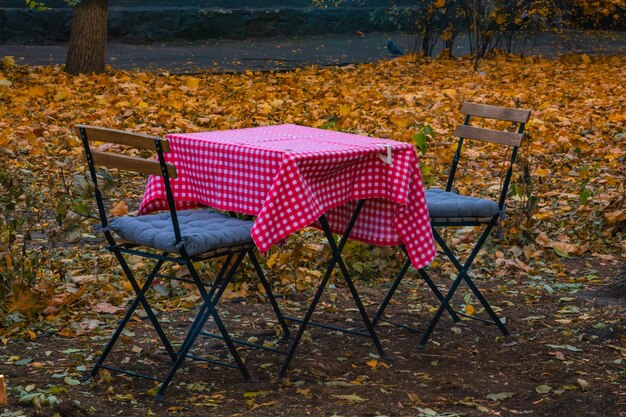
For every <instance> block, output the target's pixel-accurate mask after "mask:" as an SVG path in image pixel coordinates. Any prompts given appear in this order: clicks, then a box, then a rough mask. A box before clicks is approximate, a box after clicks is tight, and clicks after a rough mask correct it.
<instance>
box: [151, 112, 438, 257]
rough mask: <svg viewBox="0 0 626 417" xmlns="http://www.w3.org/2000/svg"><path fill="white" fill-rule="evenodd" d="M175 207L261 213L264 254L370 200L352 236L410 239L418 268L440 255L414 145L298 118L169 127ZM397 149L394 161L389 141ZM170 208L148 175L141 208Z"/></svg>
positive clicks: (257, 236) (381, 241)
mask: <svg viewBox="0 0 626 417" xmlns="http://www.w3.org/2000/svg"><path fill="white" fill-rule="evenodd" d="M168 137H169V140H170V149H171V151H170V153H169V154H166V156H167V159H168V161H169V162H172V163H174V164H175V165H176V169H177V172H178V178H176V179H174V180H172V181H171V184H172V190H173V193H174V198H175V200H176V204H177V208H179V209H184V208H190V207H195V206H197V205H198V204H203V205H207V206H210V207H214V208H216V209H220V210H228V211H235V212H239V213H245V214H251V215H254V216H256V220H255V222H254V226H253V227H252V237H253V239H254V241H255V243H256V245H257V247H258V248H259V251H261V252H265V251H267V250H268V249H269V248H270V247H272V245H274V244H276V243H278V242H280V241H282V240H283V239H285V238H286V237H288V236H289V235H290V234H292V233H293V232H295V231H297V230H299V229H302V228H304V227H306V226H310V225H313V226H314V225H315V224H316V220H317V219H318V218H319V217H320V216H321V215H322V214H326V218H327V220H328V223H329V224H330V226H331V229H332V230H333V232H336V233H343V231H344V230H345V227H346V226H347V224H348V222H349V219H350V217H351V216H352V214H353V212H354V209H355V207H356V204H357V201H358V200H361V199H365V200H366V201H365V204H364V206H363V209H362V211H361V213H360V215H359V217H358V220H357V222H356V224H355V226H354V228H353V229H352V232H351V234H350V238H352V239H357V240H360V241H363V242H366V243H371V244H375V245H398V244H400V243H403V244H404V245H405V246H406V249H407V252H408V254H409V257H410V259H411V261H412V263H413V265H414V266H415V267H416V268H421V267H423V266H425V265H427V264H428V263H430V262H431V261H432V260H433V258H434V257H435V254H436V253H435V245H434V241H433V236H432V231H431V226H430V219H429V216H428V209H427V207H426V198H425V197H424V190H423V187H422V178H421V173H420V171H419V166H418V161H417V156H416V154H415V150H414V148H413V146H412V145H410V144H408V143H402V142H396V141H392V140H387V139H377V138H370V137H367V136H360V135H353V134H348V133H341V132H335V131H329V130H322V129H314V128H309V127H304V126H297V125H290V124H287V125H278V126H266V127H258V128H250V129H237V130H224V131H214V132H200V133H184V134H174V135H169V136H168ZM387 146H389V147H391V149H392V162H391V164H387V163H385V162H384V161H383V160H382V159H381V158H379V156H378V155H379V154H380V155H383V156H386V154H387V152H386V147H387ZM166 208H167V201H166V197H165V187H164V185H163V182H162V179H161V178H160V177H151V178H150V179H149V181H148V185H147V188H146V191H145V195H144V198H143V201H142V202H141V206H140V208H139V214H146V213H149V212H152V211H156V210H163V209H166Z"/></svg>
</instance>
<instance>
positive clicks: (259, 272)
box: [248, 249, 289, 340]
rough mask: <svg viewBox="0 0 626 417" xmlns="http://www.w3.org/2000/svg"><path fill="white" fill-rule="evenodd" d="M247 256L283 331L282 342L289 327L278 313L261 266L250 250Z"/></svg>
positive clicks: (276, 304) (278, 309) (286, 335)
mask: <svg viewBox="0 0 626 417" xmlns="http://www.w3.org/2000/svg"><path fill="white" fill-rule="evenodd" d="M248 256H249V257H250V260H251V261H252V265H253V266H254V270H255V271H256V273H257V275H258V276H259V281H260V282H261V285H263V288H264V289H265V293H266V294H267V298H268V299H269V302H270V304H271V306H272V309H273V310H274V314H276V319H278V323H279V324H280V327H281V328H282V329H283V339H284V340H286V339H289V327H288V326H287V322H286V321H285V318H284V316H283V313H282V312H281V311H280V307H279V306H278V303H277V302H276V298H275V297H274V293H273V292H272V287H271V286H270V284H269V282H267V279H266V278H265V274H264V273H263V270H262V269H261V265H259V261H258V260H257V258H256V256H255V255H254V251H253V250H252V249H250V250H248Z"/></svg>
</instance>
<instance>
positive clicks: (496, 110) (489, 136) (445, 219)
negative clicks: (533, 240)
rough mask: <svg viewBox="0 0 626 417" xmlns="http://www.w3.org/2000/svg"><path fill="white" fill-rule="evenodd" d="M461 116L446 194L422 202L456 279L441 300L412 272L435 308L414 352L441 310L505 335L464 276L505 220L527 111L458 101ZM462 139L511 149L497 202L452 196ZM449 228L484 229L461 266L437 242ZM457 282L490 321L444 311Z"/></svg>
mask: <svg viewBox="0 0 626 417" xmlns="http://www.w3.org/2000/svg"><path fill="white" fill-rule="evenodd" d="M461 113H462V114H464V115H465V123H464V124H462V125H457V127H456V130H455V131H454V136H456V137H458V138H459V141H458V146H457V149H456V152H455V154H454V158H453V161H452V167H451V169H450V175H449V177H448V181H447V185H446V189H445V190H441V189H437V188H432V189H428V190H426V202H427V204H428V212H429V214H430V218H431V224H432V226H433V235H434V237H435V240H436V241H437V243H438V244H439V246H440V247H441V250H442V251H443V253H444V254H445V255H446V256H447V257H448V259H449V260H450V261H451V262H452V264H453V265H454V267H455V268H456V270H457V271H458V275H457V277H456V279H455V280H454V281H453V283H452V285H451V286H450V288H449V290H448V292H447V294H446V295H445V296H444V295H443V294H442V293H441V292H440V291H439V289H438V288H437V286H436V285H435V283H434V282H433V280H432V279H431V278H430V276H429V275H428V273H427V272H426V271H425V270H424V269H423V268H422V269H420V270H419V271H418V272H419V274H420V276H421V277H422V278H423V279H424V281H426V283H427V285H428V286H429V287H430V289H431V290H432V291H433V293H434V294H435V296H436V297H437V298H438V299H439V301H440V305H439V308H438V309H437V311H436V312H435V314H434V316H433V317H432V319H431V320H430V323H429V324H428V327H427V328H426V330H424V331H419V330H418V331H419V332H420V333H422V335H421V338H420V341H419V343H418V347H420V348H423V347H424V346H425V344H426V342H427V341H428V339H429V337H430V335H431V334H432V332H433V330H434V328H435V326H436V325H437V322H438V321H439V319H440V318H441V316H442V315H443V313H444V311H447V312H448V314H449V315H450V316H451V317H452V319H453V320H454V321H456V322H458V321H459V320H460V318H459V315H461V316H463V317H467V318H471V319H475V320H479V321H482V322H485V323H488V324H495V325H496V326H498V328H499V329H500V331H501V332H502V333H503V334H504V335H505V336H509V335H510V333H509V331H508V329H507V328H506V326H505V325H504V323H503V322H502V321H501V320H500V319H499V318H498V316H497V315H496V313H495V312H494V311H493V308H492V307H491V305H490V304H489V302H488V301H487V300H486V299H485V297H484V296H483V294H482V293H481V292H480V290H479V289H478V287H477V286H476V284H475V283H474V281H473V280H472V278H471V277H470V275H469V269H470V268H471V266H472V263H473V262H474V259H475V258H476V255H477V254H478V252H479V251H480V249H481V248H482V246H483V244H484V243H485V241H486V239H487V237H488V236H489V233H490V232H491V230H492V229H493V227H494V226H495V225H496V224H497V223H498V221H499V220H504V218H505V200H506V196H507V192H508V188H509V183H510V181H511V175H512V172H513V164H514V163H515V158H516V157H517V149H518V147H519V145H520V144H521V141H522V135H523V132H524V126H525V124H526V123H527V122H528V119H529V118H530V111H528V110H521V109H514V108H507V107H498V106H490V105H485V104H477V103H469V102H464V103H463V105H462V108H461ZM472 117H480V118H485V119H494V120H501V121H507V122H511V123H512V126H513V127H514V128H515V129H516V131H515V132H509V131H501V130H494V129H488V128H481V127H475V126H470V119H471V118H472ZM472 120H473V119H472ZM465 139H476V140H480V141H485V142H491V143H495V144H500V145H506V146H508V147H512V148H513V149H512V151H511V158H510V163H509V165H508V168H507V169H506V173H505V174H504V178H503V179H502V182H501V189H500V194H499V197H498V201H497V202H496V201H493V200H490V199H485V198H477V197H471V196H465V195H460V194H458V193H456V192H453V191H452V186H453V183H454V177H455V174H456V171H457V167H458V163H459V158H460V156H461V150H462V148H463V141H464V140H465ZM508 151H509V149H507V154H508ZM454 226H483V227H485V228H484V230H483V232H482V234H481V235H480V237H479V238H478V240H477V241H476V243H475V245H474V248H473V249H472V250H471V252H470V254H469V256H468V257H467V259H466V260H465V262H463V263H462V262H461V261H460V260H459V259H458V258H457V257H456V255H455V254H454V252H453V251H452V250H451V249H450V247H449V246H448V245H447V244H446V242H445V240H444V239H443V238H442V237H441V234H440V233H439V232H438V231H437V228H438V227H454ZM409 266H410V262H409V260H408V259H407V260H406V261H405V263H404V265H403V267H402V269H401V270H400V272H399V273H398V275H397V276H396V279H395V281H394V282H393V284H392V285H391V287H390V288H389V290H388V292H387V294H386V295H385V298H384V299H383V301H382V302H381V305H380V307H379V309H378V311H377V312H376V315H375V316H374V319H373V323H374V325H376V324H377V323H378V322H380V321H388V320H384V319H383V318H382V317H383V314H384V311H385V309H386V307H387V305H388V304H389V301H390V300H391V298H392V297H393V295H394V293H395V291H396V289H397V288H398V285H399V284H400V281H401V280H402V278H403V277H404V275H405V274H406V272H407V270H408V269H409ZM462 281H465V283H466V284H467V285H468V287H469V288H470V290H471V291H472V293H473V294H474V295H475V296H476V298H477V299H478V300H479V301H480V303H481V305H482V306H483V308H484V309H485V311H486V312H487V314H488V315H489V317H490V319H491V320H484V319H482V318H479V317H476V316H473V315H468V314H464V313H462V312H458V311H454V310H453V309H452V307H451V306H450V301H451V300H452V297H453V296H454V294H455V292H456V291H457V289H458V287H459V285H460V284H461V282H462ZM392 323H393V322H392ZM393 324H396V325H399V326H401V327H405V328H409V329H411V330H416V329H412V328H410V327H408V326H405V325H402V324H398V323H393Z"/></svg>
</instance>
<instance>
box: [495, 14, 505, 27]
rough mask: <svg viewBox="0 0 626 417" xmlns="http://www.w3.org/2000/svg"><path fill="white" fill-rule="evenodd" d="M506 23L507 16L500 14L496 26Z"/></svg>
mask: <svg viewBox="0 0 626 417" xmlns="http://www.w3.org/2000/svg"><path fill="white" fill-rule="evenodd" d="M505 22H506V15H505V14H499V15H497V16H496V25H502V24H504V23H505Z"/></svg>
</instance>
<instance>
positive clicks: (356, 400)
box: [333, 394, 367, 403]
mask: <svg viewBox="0 0 626 417" xmlns="http://www.w3.org/2000/svg"><path fill="white" fill-rule="evenodd" d="M333 397H335V398H338V399H340V400H342V401H347V402H349V403H362V402H365V401H367V398H363V397H360V396H358V395H356V394H345V395H333Z"/></svg>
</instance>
